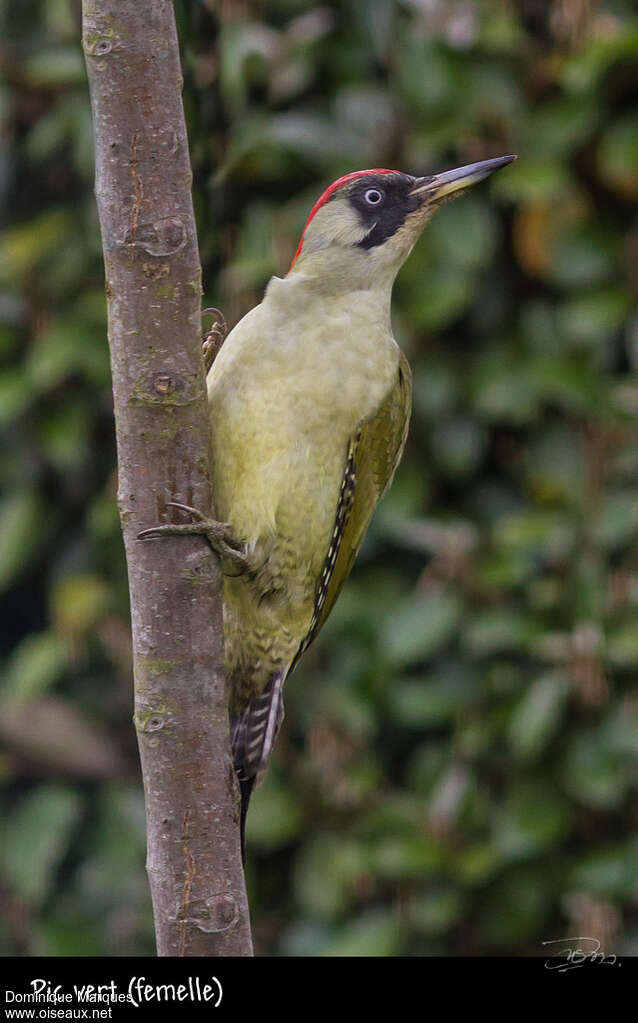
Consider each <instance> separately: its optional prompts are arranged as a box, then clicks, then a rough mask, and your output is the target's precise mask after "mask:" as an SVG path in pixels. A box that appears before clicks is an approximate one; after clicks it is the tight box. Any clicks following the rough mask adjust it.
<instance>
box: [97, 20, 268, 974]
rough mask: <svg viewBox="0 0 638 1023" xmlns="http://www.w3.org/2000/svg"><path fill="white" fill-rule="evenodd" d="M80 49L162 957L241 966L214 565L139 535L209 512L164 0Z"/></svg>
mask: <svg viewBox="0 0 638 1023" xmlns="http://www.w3.org/2000/svg"><path fill="white" fill-rule="evenodd" d="M83 46H84V53H85V58H86V65H87V69H88V77H89V85H90V92H91V106H92V111H93V123H94V131H95V139H96V185H95V192H96V198H97V205H98V212H99V217H100V225H101V230H102V243H103V249H104V263H105V275H106V294H107V300H108V323H109V342H110V349H111V367H112V374H113V395H114V403H115V420H116V429H117V449H118V464H119V487H118V502H119V507H120V517H121V522H122V530H123V534H124V541H125V547H126V557H127V564H128V573H129V588H130V597H131V620H132V630H133V648H134V672H135V725H136V728H137V735H138V743H139V748H140V755H141V761H142V772H143V778H144V791H145V797H146V813H147V833H148V847H147V870H148V875H149V880H150V886H151V894H152V899H153V909H154V914H155V925H156V935H157V947H158V953H159V954H160V955H185V956H214V955H215V956H216V955H250V954H252V945H251V936H250V924H249V916H248V904H247V900H246V891H245V885H244V875H243V870H242V864H241V857H240V851H239V837H238V811H237V793H236V782H235V776H234V772H233V767H232V762H231V756H230V749H229V738H228V715H227V707H226V693H225V679H224V673H223V649H222V647H223V636H222V626H221V597H220V575H219V570H218V566H217V564H216V562H215V559H214V558H213V557H212V555H211V554H210V551H209V550H208V548H207V546H206V544H205V542H204V541H203V540H202V539H201V538H199V537H176V538H168V539H161V540H154V541H146V542H141V541H138V540H137V539H136V537H137V534H138V533H139V532H140V530H142V529H144V528H145V527H149V526H152V525H154V524H156V523H158V522H162V521H164V522H167V521H171V515H175V514H177V515H179V513H175V512H174V511H173V510H172V509H169V508H167V502H168V501H171V500H174V501H179V502H182V503H185V504H188V505H194V506H196V507H197V508H199V509H200V510H201V511H202V512H204V513H205V514H210V513H211V510H212V507H213V494H212V490H211V446H210V430H209V420H208V406H207V400H206V391H205V380H204V368H203V360H202V354H201V339H200V332H201V313H200V302H201V268H200V262H199V254H198V247H197V237H196V230H195V221H194V216H193V207H192V200H191V193H190V186H191V178H192V175H191V168H190V160H189V154H188V141H187V136H186V127H185V123H184V113H183V108H182V101H181V85H182V79H181V71H180V64H179V49H178V41H177V34H176V29H175V21H174V14H173V5H172V3H171V0H83ZM181 521H184V520H183V518H182V520H181Z"/></svg>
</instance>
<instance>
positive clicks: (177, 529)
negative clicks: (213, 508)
mask: <svg viewBox="0 0 638 1023" xmlns="http://www.w3.org/2000/svg"><path fill="white" fill-rule="evenodd" d="M166 504H167V507H169V508H178V509H179V511H183V512H186V513H187V514H189V515H190V516H191V517H192V518H193V519H194V520H195V521H194V522H186V523H172V522H171V523H166V524H162V525H157V526H151V528H150V529H143V530H142V532H141V533H138V534H137V539H138V540H155V539H158V538H161V537H164V536H203V537H205V539H206V540H207V541H208V544H209V545H210V547H211V548H212V550H213V551H214V552H215V554H217V556H218V557H219V558H221V559H222V560H225V561H230V562H231V563H232V564H233V565H234V567H235V569H236V574H237V575H243V573H244V572H250V571H251V570H252V563H251V561H250V559H249V557H248V553H247V548H246V544H245V543H243V541H241V540H238V539H237V538H236V536H235V535H234V533H233V531H232V527H231V525H230V523H228V522H217V521H216V520H215V519H208V518H206V516H205V515H203V514H202V513H201V512H200V511H198V510H197V508H191V507H190V505H188V504H179V503H178V502H177V501H167V502H166Z"/></svg>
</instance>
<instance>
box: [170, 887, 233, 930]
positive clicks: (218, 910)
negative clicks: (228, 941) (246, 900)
mask: <svg viewBox="0 0 638 1023" xmlns="http://www.w3.org/2000/svg"><path fill="white" fill-rule="evenodd" d="M238 920H239V902H238V900H237V898H236V897H235V896H234V895H233V894H232V893H231V892H224V893H223V894H218V895H212V896H211V897H210V898H208V899H206V901H205V903H203V904H199V905H198V906H193V905H191V906H190V913H189V914H188V915H187V916H186V917H182V922H184V923H187V924H189V925H190V926H191V927H197V929H198V930H200V931H203V932H204V934H218V933H220V932H221V931H228V930H229V929H230V928H231V927H233V925H234V924H236V923H237V921H238Z"/></svg>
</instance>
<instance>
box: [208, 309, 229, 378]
mask: <svg viewBox="0 0 638 1023" xmlns="http://www.w3.org/2000/svg"><path fill="white" fill-rule="evenodd" d="M202 316H212V317H213V322H212V323H211V325H210V327H209V328H208V330H207V331H206V333H205V334H204V336H203V338H202V352H203V355H204V369H205V371H206V373H208V371H209V369H210V367H211V366H212V365H213V363H214V361H215V359H216V357H217V354H218V352H219V349H220V348H221V346H222V345H223V343H224V341H225V340H226V334H227V333H228V326H227V324H226V318H225V316H224V314H223V312H222V311H221V309H216V308H215V306H209V307H208V308H207V309H202Z"/></svg>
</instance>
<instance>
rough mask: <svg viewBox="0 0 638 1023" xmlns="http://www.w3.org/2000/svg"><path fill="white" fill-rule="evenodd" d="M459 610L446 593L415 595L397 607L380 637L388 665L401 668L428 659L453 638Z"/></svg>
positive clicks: (452, 598) (457, 602)
mask: <svg viewBox="0 0 638 1023" xmlns="http://www.w3.org/2000/svg"><path fill="white" fill-rule="evenodd" d="M460 610H461V609H460V604H459V601H458V598H457V597H456V596H455V595H454V594H452V593H451V592H445V591H442V592H440V593H433V594H430V595H427V596H418V595H416V596H413V597H411V598H409V599H408V600H406V601H404V602H403V603H401V604H399V606H398V607H397V608H396V609H395V610H394V611H393V612H392V613H391V614H390V616H389V617H388V618H387V620H386V622H385V623H384V625H383V631H382V637H381V640H382V649H383V650H384V652H385V654H386V656H387V657H388V659H389V661H390V663H391V664H393V665H395V666H401V665H406V664H411V663H414V662H415V661H419V660H424V659H426V658H428V657H431V656H432V655H433V654H434V653H436V651H437V650H439V649H441V648H442V647H444V646H445V645H446V644H447V643H448V641H449V640H450V638H451V637H452V635H453V633H454V631H455V629H456V626H457V623H458V620H459V615H460Z"/></svg>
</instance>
